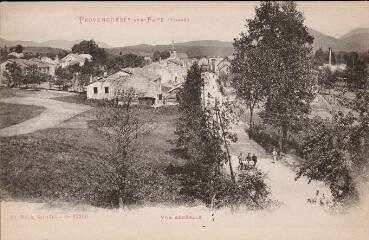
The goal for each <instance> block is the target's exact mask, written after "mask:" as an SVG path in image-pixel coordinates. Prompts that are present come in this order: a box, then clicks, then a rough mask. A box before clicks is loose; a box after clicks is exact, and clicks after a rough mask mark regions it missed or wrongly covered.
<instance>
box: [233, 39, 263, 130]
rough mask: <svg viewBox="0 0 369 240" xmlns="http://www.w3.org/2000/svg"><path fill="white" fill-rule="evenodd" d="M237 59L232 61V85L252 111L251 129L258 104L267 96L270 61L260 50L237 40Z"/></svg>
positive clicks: (235, 44)
mask: <svg viewBox="0 0 369 240" xmlns="http://www.w3.org/2000/svg"><path fill="white" fill-rule="evenodd" d="M234 46H235V59H234V61H232V68H231V69H232V73H233V78H232V85H233V87H234V88H235V89H236V93H237V96H238V97H239V98H240V99H242V100H243V101H244V102H245V104H246V105H247V107H248V108H249V110H250V122H249V124H250V127H252V125H253V113H254V108H255V106H256V105H257V104H259V103H261V101H263V100H264V98H265V95H266V87H267V84H266V83H265V80H266V79H267V77H268V75H267V73H268V69H269V64H268V62H269V60H268V56H267V55H266V54H265V53H264V52H263V51H261V50H260V49H258V48H253V47H250V46H248V44H243V42H242V40H237V39H236V40H235V43H234Z"/></svg>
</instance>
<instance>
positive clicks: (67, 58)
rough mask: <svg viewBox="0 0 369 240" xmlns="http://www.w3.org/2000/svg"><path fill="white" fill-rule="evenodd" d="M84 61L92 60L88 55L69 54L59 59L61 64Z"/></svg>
mask: <svg viewBox="0 0 369 240" xmlns="http://www.w3.org/2000/svg"><path fill="white" fill-rule="evenodd" d="M71 58H72V59H71ZM73 58H74V59H73ZM85 59H88V60H91V59H92V56H91V55H90V54H77V53H69V54H68V55H67V56H65V57H63V58H62V59H61V61H63V62H66V61H78V62H84V61H85Z"/></svg>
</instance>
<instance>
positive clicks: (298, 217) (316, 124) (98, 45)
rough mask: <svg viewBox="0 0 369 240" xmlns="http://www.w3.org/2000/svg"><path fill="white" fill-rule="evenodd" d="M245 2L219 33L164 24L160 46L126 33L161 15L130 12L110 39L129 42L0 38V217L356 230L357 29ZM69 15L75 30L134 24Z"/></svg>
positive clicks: (361, 51)
mask: <svg viewBox="0 0 369 240" xmlns="http://www.w3.org/2000/svg"><path fill="white" fill-rule="evenodd" d="M119 4H121V3H119ZM119 4H118V3H117V5H119ZM122 4H123V3H122ZM132 4H133V3H132ZM254 5H255V6H254V7H255V11H253V15H250V16H248V17H247V18H245V17H243V18H244V19H246V21H245V22H242V23H239V25H240V26H241V25H242V26H243V28H242V30H237V31H236V33H234V34H233V35H232V36H231V37H232V39H233V40H232V41H231V42H225V41H219V40H194V41H187V42H186V41H184V40H183V41H182V40H176V41H174V40H173V39H174V38H175V39H177V38H178V39H180V37H179V36H181V35H180V34H178V32H177V37H172V38H171V40H169V39H170V38H168V37H164V35H165V36H168V35H170V34H173V35H175V32H176V30H175V27H173V26H174V25H173V26H171V27H172V30H171V31H172V32H170V31H168V32H165V33H164V32H161V33H162V34H163V36H160V38H161V39H164V40H161V42H163V44H161V43H160V44H147V42H148V40H147V39H145V40H142V38H141V35H140V36H139V34H137V33H138V32H140V33H141V34H149V33H151V34H153V31H154V30H151V29H150V27H152V28H153V29H154V28H155V29H156V27H158V26H159V25H151V26H149V25H146V27H143V25H139V24H140V23H138V22H137V23H135V24H136V25H135V26H136V27H137V29H140V27H142V29H145V30H142V31H139V30H137V29H136V28H133V29H134V30H131V31H133V32H134V33H135V34H136V35H134V34H132V35H129V34H126V33H125V34H124V37H122V39H126V40H127V39H129V40H130V41H133V39H135V37H136V38H137V39H139V40H136V44H137V45H129V44H127V45H126V46H124V44H123V43H122V44H120V43H118V44H119V45H118V44H116V45H115V46H110V45H109V44H107V43H106V42H107V41H106V40H104V42H103V41H102V39H103V38H102V37H99V36H100V35H94V34H92V33H91V34H90V35H89V34H87V33H86V35H83V36H84V37H81V38H79V40H75V41H74V40H73V41H72V40H68V41H66V40H65V41H64V40H56V41H51V40H50V41H44V42H41V41H39V42H36V41H35V42H33V41H25V40H24V41H15V40H14V41H11V40H8V38H7V37H6V36H5V35H4V36H3V35H2V36H1V39H0V200H1V207H2V209H1V210H3V207H4V206H6V209H5V212H4V214H2V216H1V217H2V220H3V219H6V221H5V226H6V228H7V229H11V228H12V226H16V225H15V223H17V224H19V225H17V226H21V227H22V229H23V233H24V234H25V233H27V234H28V233H30V232H31V230H29V229H31V224H33V223H35V222H37V221H40V223H37V224H36V225H37V227H38V228H41V227H42V226H43V227H46V226H48V227H50V228H51V226H54V224H55V222H58V221H60V222H61V221H62V222H63V224H65V226H67V227H68V228H73V226H74V227H76V226H77V225H73V224H76V222H77V221H78V225H79V227H81V228H82V229H84V230H83V231H84V232H85V233H90V234H93V235H96V236H99V237H97V238H96V239H105V238H104V237H103V236H102V235H101V233H99V232H98V230H96V229H93V228H91V224H95V223H96V222H95V221H96V219H98V218H101V219H105V220H106V219H110V220H107V221H105V222H104V223H103V224H101V226H103V227H108V226H109V228H114V229H120V224H122V226H128V225H129V226H131V229H135V231H134V233H132V236H135V237H137V234H138V232H139V231H140V230H139V228H140V226H141V225H140V224H144V223H143V222H145V221H146V222H150V223H151V224H153V226H156V227H158V226H162V224H166V226H169V225H170V226H172V227H174V226H175V224H174V222H176V221H179V220H180V222H181V224H183V225H182V227H184V228H185V229H187V230H189V231H191V230H190V229H196V230H199V232H196V234H197V233H198V234H199V235H198V236H199V237H200V235H201V233H200V230H201V229H202V230H206V231H213V232H215V231H217V229H220V228H221V227H220V226H223V225H224V226H229V230H227V231H226V232H228V233H229V232H230V231H233V230H234V231H236V232H237V233H238V235H237V236H240V235H239V234H243V233H244V232H245V231H246V230H247V231H246V232H247V233H248V234H249V235H248V236H249V237H251V238H255V239H264V238H259V236H260V234H262V233H263V234H266V235H265V236H264V237H266V238H268V237H272V236H274V235H275V234H277V235H278V236H279V237H280V238H282V239H292V237H294V236H296V234H298V232H299V231H301V232H303V233H306V234H304V237H302V238H301V239H310V237H311V236H317V238H316V239H348V238H346V237H348V236H352V235H351V233H354V235H355V234H356V235H357V236H364V235H365V234H366V233H367V232H366V233H365V230H364V228H362V227H360V226H362V225H365V224H366V223H367V219H368V218H367V217H368V215H367V213H366V211H364V210H366V209H368V204H367V203H368V201H367V200H368V199H369V192H368V191H367V187H368V183H369V163H368V159H369V147H368V146H369V145H368V144H369V135H368V132H369V131H368V130H369V125H368V123H369V119H368V117H369V108H368V105H367V102H368V101H369V91H368V89H369V48H368V46H367V43H368V36H369V35H368V34H369V29H368V28H364V27H360V26H358V27H357V28H354V29H348V30H347V29H346V30H345V31H346V34H344V35H343V36H342V37H331V36H328V35H327V34H325V33H324V34H323V33H320V32H318V31H316V30H314V29H311V26H310V25H308V23H309V24H310V22H309V21H305V19H304V16H306V17H307V18H308V17H311V15H309V14H306V13H305V10H306V9H305V8H303V6H304V5H303V4H300V3H299V2H298V3H295V2H260V3H254ZM199 6H200V5H199ZM240 6H241V5H240ZM300 6H302V7H301V8H303V9H304V11H301V12H300V8H299V7H300ZM213 7H214V6H213ZM224 7H227V5H224ZM214 9H216V7H214ZM53 11H54V10H53ZM307 11H308V10H307ZM332 11H333V10H332ZM82 16H84V17H81V16H79V17H78V18H76V19H78V21H79V24H80V25H78V27H79V29H82V28H84V27H86V28H90V27H91V29H92V28H94V27H97V28H98V29H99V31H105V30H104V29H103V26H102V25H94V24H127V26H128V24H133V22H129V21H122V20H124V19H125V18H121V20H120V21H118V20H116V21H118V22H115V21H114V19H119V18H115V17H114V18H113V17H111V18H109V17H104V18H106V19H113V20H112V21H105V20H104V21H95V20H94V19H99V17H97V16H88V15H82ZM125 17H126V16H125ZM177 18H178V19H182V17H180V16H170V17H168V18H167V19H177ZM183 18H184V19H187V17H183ZM285 18H286V19H287V18H288V19H290V21H284V20H283V19H285ZM153 19H164V20H163V21H147V23H145V24H169V23H166V18H164V17H161V16H159V15H158V16H157V17H155V18H154V17H153ZM188 19H189V18H188ZM291 19H292V20H291ZM232 21H236V20H232ZM173 22H176V23H171V24H189V25H188V26H192V25H191V24H193V19H190V20H189V21H173ZM82 23H83V24H82ZM245 23H246V25H244V24H245ZM141 24H143V23H141ZM168 26H169V25H168ZM210 26H212V24H210V25H209V28H210ZM193 27H194V28H195V26H193ZM91 29H90V30H91ZM116 29H120V30H121V28H118V27H117V28H116ZM127 29H129V27H127ZM240 29H241V28H240ZM291 29H293V30H291ZM120 30H118V31H120ZM136 31H137V32H136ZM186 31H187V30H186ZM214 31H215V30H214ZM342 31H343V30H342ZM116 32H117V31H115V32H114V31H112V34H116ZM127 32H128V30H127ZM99 34H100V33H99ZM154 34H155V33H154ZM237 34H238V35H237ZM81 36H82V35H81ZM85 36H90V37H85ZM101 36H103V35H101ZM116 36H118V35H116ZM158 36H159V35H158ZM158 36H155V37H158ZM194 36H197V35H196V34H194ZM3 37H4V38H7V39H3ZM105 37H106V36H105ZM106 39H107V37H106ZM153 39H156V38H154V37H153ZM185 39H188V38H185ZM200 39H201V38H200ZM116 41H118V40H116ZM122 41H123V40H122ZM112 42H113V41H112ZM51 43H52V44H51ZM48 44H49V45H48ZM17 209H21V210H17ZM74 216H81V217H74ZM131 219H133V220H131ZM282 219H284V220H283V221H282ZM363 219H365V220H363ZM41 220H42V221H43V223H42V224H41ZM17 221H18V222H17ZM19 221H20V223H19ZM134 221H136V222H140V221H141V223H140V224H139V226H135V227H133V226H132V224H133V222H134ZM314 221H317V222H318V223H319V224H318V225H314V224H312V223H311V224H310V222H314ZM32 222H33V223H32ZM347 222H351V223H352V224H353V225H355V226H356V227H349V226H348V225H347ZM363 223H365V224H363ZM38 224H40V225H38ZM58 224H59V223H58ZM245 224H246V225H247V226H248V227H247V228H245V227H236V226H244V225H245ZM265 224H266V225H265ZM359 224H361V225H360V226H359ZM142 226H143V225H142ZM142 226H141V227H142ZM249 226H251V227H249ZM272 226H273V227H272ZM343 226H347V228H344V227H343ZM350 226H351V225H350ZM268 227H270V229H269V228H268ZM272 228H273V229H272ZM27 229H28V230H27ZM150 229H151V228H147V229H145V230H142V231H143V232H145V233H147V234H151V233H149V232H150ZM210 229H211V230H210ZM232 229H233V230H232ZM282 229H284V231H282V232H280V231H281V230H282ZM286 229H288V231H287V230H286ZM332 229H339V230H337V231H333V230H332ZM89 231H90V232H89ZM173 231H174V230H173ZM76 232H78V231H77V230H76ZM118 233H119V234H118ZM313 233H314V234H316V235H314V234H313ZM2 234H3V232H2ZM6 234H7V235H8V236H10V235H12V233H11V232H10V230H7V231H6ZM60 234H61V233H60ZM70 234H71V236H73V237H72V238H71V239H75V238H76V233H72V232H71V233H70ZM117 234H118V235H117V238H119V236H122V234H123V235H124V234H127V233H126V232H124V233H123V230H119V231H118V230H117ZM142 234H143V233H142ZM356 235H355V236H356ZM13 236H15V235H13ZM17 236H18V238H17V237H14V238H9V239H21V236H20V235H17ZM35 236H36V238H37V237H38V238H40V239H43V238H45V237H46V236H50V235H45V234H44V233H43V232H42V231H39V232H38V233H37V234H36V235H35ZM61 236H64V235H63V234H61ZM86 236H87V235H86ZM127 236H128V235H127ZM168 236H169V237H170V236H171V235H168ZM168 236H167V237H168ZM326 237H327V238H326ZM113 238H114V237H113ZM133 238H134V237H133ZM46 239H49V238H46ZM114 239H115V238H114ZM155 239H156V238H155ZM158 239H161V238H158ZM165 239H166V238H165ZM168 239H170V238H168ZM232 239H233V238H232ZM242 239H243V238H242ZM353 239H358V240H359V239H360V240H361V239H364V238H360V237H358V238H353Z"/></svg>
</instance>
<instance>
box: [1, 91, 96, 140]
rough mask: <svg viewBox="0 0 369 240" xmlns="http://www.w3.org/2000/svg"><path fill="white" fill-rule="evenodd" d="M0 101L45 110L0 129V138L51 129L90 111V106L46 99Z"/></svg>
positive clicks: (29, 98)
mask: <svg viewBox="0 0 369 240" xmlns="http://www.w3.org/2000/svg"><path fill="white" fill-rule="evenodd" d="M0 101H1V102H4V103H10V104H24V105H35V106H42V107H45V108H46V110H45V111H43V112H42V113H41V114H40V115H38V116H36V117H34V118H31V119H29V120H27V121H24V122H21V123H19V124H16V125H13V126H10V127H6V128H3V129H0V136H1V137H8V136H15V135H21V134H28V133H32V132H35V131H38V130H43V129H47V128H51V127H54V126H56V125H58V124H60V123H62V122H63V121H65V120H67V119H69V118H71V117H73V116H75V115H77V114H79V113H82V112H84V111H86V110H89V109H91V107H90V106H86V105H80V104H74V103H66V102H61V101H56V100H52V99H49V98H47V97H44V98H41V97H11V98H4V99H0Z"/></svg>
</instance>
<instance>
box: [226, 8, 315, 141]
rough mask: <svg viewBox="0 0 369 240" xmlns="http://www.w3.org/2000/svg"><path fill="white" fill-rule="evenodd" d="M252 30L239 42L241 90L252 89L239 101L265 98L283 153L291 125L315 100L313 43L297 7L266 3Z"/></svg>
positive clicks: (267, 119)
mask: <svg viewBox="0 0 369 240" xmlns="http://www.w3.org/2000/svg"><path fill="white" fill-rule="evenodd" d="M247 27H248V32H247V33H243V32H242V33H241V37H240V38H239V39H235V42H234V47H235V60H234V61H233V64H232V66H233V68H232V69H233V71H234V72H235V74H238V77H237V80H236V82H237V85H239V86H242V85H243V86H246V85H247V84H248V85H250V86H251V87H250V86H249V87H247V86H246V87H244V88H242V90H241V92H239V95H241V97H242V98H243V99H246V100H250V99H251V100H255V96H258V97H262V96H265V101H264V107H265V110H266V111H265V112H266V114H265V115H264V121H265V122H267V123H271V124H274V125H276V126H279V127H281V129H282V133H283V134H282V140H281V145H280V147H283V148H284V146H285V143H286V138H287V131H288V128H289V125H290V124H291V122H292V121H295V120H298V119H299V118H300V117H301V116H303V115H305V114H308V113H309V111H310V102H311V101H312V100H313V99H314V94H313V88H312V86H313V84H314V81H313V78H312V76H311V74H312V72H311V69H312V64H311V61H310V54H311V51H312V47H311V44H312V42H313V37H312V36H311V35H310V34H309V33H308V31H307V27H306V26H304V17H303V14H302V13H301V12H299V11H298V10H297V9H296V3H294V2H261V4H260V6H259V7H257V8H256V15H255V17H254V18H253V19H248V20H247ZM250 83H251V84H250Z"/></svg>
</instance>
